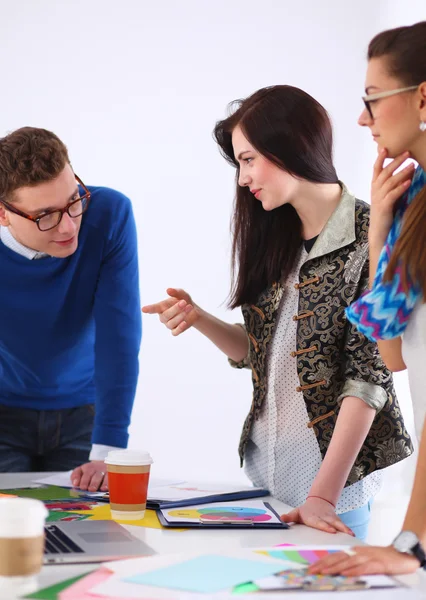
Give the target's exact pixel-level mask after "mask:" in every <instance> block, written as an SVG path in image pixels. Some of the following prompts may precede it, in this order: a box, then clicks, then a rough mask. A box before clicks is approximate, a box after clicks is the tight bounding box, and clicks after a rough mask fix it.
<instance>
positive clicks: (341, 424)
mask: <svg viewBox="0 0 426 600" xmlns="http://www.w3.org/2000/svg"><path fill="white" fill-rule="evenodd" d="M375 415H376V411H375V410H374V409H373V408H371V407H370V406H368V404H366V403H365V402H364V400H361V399H360V398H355V397H354V396H348V397H347V398H344V399H343V401H342V406H341V408H340V412H339V416H338V417H337V421H336V426H335V428H334V432H333V436H332V438H331V441H330V445H329V447H328V450H327V454H326V455H325V457H324V460H323V462H322V465H321V468H320V470H319V471H318V474H317V476H316V477H315V479H314V482H313V484H312V487H311V490H310V492H309V494H308V498H309V497H310V496H319V497H321V498H324V499H325V500H328V501H329V502H331V503H332V504H334V505H336V504H337V502H338V500H339V498H340V494H341V493H342V490H343V488H344V486H345V483H346V481H347V479H348V475H349V473H350V470H351V469H352V467H353V464H354V462H355V459H356V457H357V456H358V453H359V451H360V450H361V447H362V445H363V443H364V441H365V438H366V437H367V434H368V432H369V431H370V428H371V424H372V423H373V420H374V417H375Z"/></svg>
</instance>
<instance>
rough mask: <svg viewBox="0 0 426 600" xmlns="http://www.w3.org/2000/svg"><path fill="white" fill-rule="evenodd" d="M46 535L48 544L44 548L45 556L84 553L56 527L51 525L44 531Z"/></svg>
mask: <svg viewBox="0 0 426 600" xmlns="http://www.w3.org/2000/svg"><path fill="white" fill-rule="evenodd" d="M44 531H45V534H46V543H45V547H44V553H45V554H70V553H74V552H84V550H82V549H81V548H80V546H77V544H76V543H74V542H73V541H72V540H71V539H70V538H69V537H68V536H67V535H65V533H63V532H62V531H61V530H60V529H59V528H58V527H56V525H49V526H48V527H45V529H44Z"/></svg>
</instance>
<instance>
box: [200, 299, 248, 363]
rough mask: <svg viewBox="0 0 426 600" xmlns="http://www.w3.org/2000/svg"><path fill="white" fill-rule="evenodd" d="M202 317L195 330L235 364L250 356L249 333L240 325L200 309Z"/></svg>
mask: <svg viewBox="0 0 426 600" xmlns="http://www.w3.org/2000/svg"><path fill="white" fill-rule="evenodd" d="M198 310H199V313H200V316H199V318H198V320H197V321H196V322H195V323H194V327H195V329H197V330H198V331H199V332H200V333H202V334H203V335H205V336H206V337H207V338H208V339H209V340H210V341H211V342H213V344H215V346H217V347H218V348H219V350H222V352H224V353H225V354H226V356H228V357H229V358H231V359H232V360H233V361H235V362H240V361H242V360H244V359H245V358H246V356H247V354H248V350H249V342H248V337H247V333H246V332H245V330H244V328H243V327H241V326H240V325H234V324H231V323H226V322H225V321H222V320H221V319H218V318H216V317H214V316H213V315H212V314H210V313H208V312H206V311H204V310H202V309H200V308H198Z"/></svg>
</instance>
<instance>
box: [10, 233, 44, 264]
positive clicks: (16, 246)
mask: <svg viewBox="0 0 426 600" xmlns="http://www.w3.org/2000/svg"><path fill="white" fill-rule="evenodd" d="M0 239H1V241H2V242H3V244H4V245H5V246H7V247H8V248H9V249H10V250H13V251H14V252H16V253H17V254H20V255H21V256H25V258H28V259H29V260H33V259H37V258H44V257H46V256H49V255H48V254H46V253H45V252H38V251H37V250H33V249H32V248H28V247H27V246H24V245H23V244H21V242H18V240H16V239H15V238H14V237H13V235H12V234H11V232H10V230H9V227H3V226H1V227H0Z"/></svg>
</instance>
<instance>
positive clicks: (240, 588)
mask: <svg viewBox="0 0 426 600" xmlns="http://www.w3.org/2000/svg"><path fill="white" fill-rule="evenodd" d="M258 591H259V588H258V587H257V585H255V584H254V583H252V582H251V581H250V582H249V583H241V584H240V585H236V586H235V587H234V589H233V590H232V593H233V594H250V593H251V592H258Z"/></svg>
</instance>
